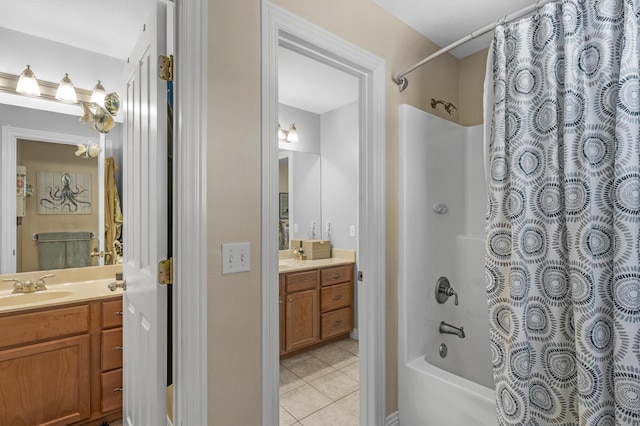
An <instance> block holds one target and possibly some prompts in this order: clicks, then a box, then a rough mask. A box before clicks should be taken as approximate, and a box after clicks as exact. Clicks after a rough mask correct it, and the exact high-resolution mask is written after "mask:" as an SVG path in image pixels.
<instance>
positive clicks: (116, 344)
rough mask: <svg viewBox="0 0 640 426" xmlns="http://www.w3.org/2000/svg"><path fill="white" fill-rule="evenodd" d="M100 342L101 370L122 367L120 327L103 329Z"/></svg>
mask: <svg viewBox="0 0 640 426" xmlns="http://www.w3.org/2000/svg"><path fill="white" fill-rule="evenodd" d="M101 343H102V344H101V348H102V354H101V360H102V361H101V362H102V364H101V365H102V368H101V369H102V371H108V370H113V369H114V368H120V367H122V328H114V329H112V330H104V331H103V332H102V341H101Z"/></svg>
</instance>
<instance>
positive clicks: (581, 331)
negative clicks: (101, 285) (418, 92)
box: [485, 0, 640, 426]
mask: <svg viewBox="0 0 640 426" xmlns="http://www.w3.org/2000/svg"><path fill="white" fill-rule="evenodd" d="M639 21H640V0H564V1H560V2H555V3H550V4H547V5H545V6H544V7H542V8H541V9H540V10H539V11H538V13H537V14H536V15H535V16H532V17H529V18H527V19H524V20H521V21H519V22H515V23H511V24H507V25H503V26H499V27H498V28H497V29H496V31H495V36H494V42H493V45H492V49H491V51H490V58H489V60H490V62H489V63H488V67H487V68H488V75H487V79H488V80H487V87H488V88H489V89H490V90H489V92H491V93H490V95H489V96H488V99H487V100H485V106H488V113H489V114H490V115H491V118H490V120H491V121H487V123H489V122H490V123H491V130H490V134H488V135H487V139H486V141H485V153H486V159H487V181H488V188H489V194H488V197H489V202H488V208H487V245H486V247H487V256H486V274H487V292H488V305H489V315H490V329H491V350H492V362H493V370H494V378H495V390H496V401H497V412H498V421H499V423H500V424H501V425H589V426H591V425H640V247H639V244H640V80H639V72H640V70H639V68H640V60H639V52H640V27H639ZM491 74H493V75H491Z"/></svg>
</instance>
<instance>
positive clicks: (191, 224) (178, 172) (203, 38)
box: [173, 0, 209, 426]
mask: <svg viewBox="0 0 640 426" xmlns="http://www.w3.org/2000/svg"><path fill="white" fill-rule="evenodd" d="M175 15H176V18H175V19H176V20H175V24H176V28H175V33H176V38H177V41H176V53H175V62H174V67H175V70H174V72H175V78H174V80H175V87H176V88H177V89H176V90H175V91H174V120H173V122H174V160H173V167H174V186H173V188H174V189H173V191H174V201H173V209H174V217H173V247H174V248H173V256H174V268H175V269H174V281H175V283H176V285H174V286H173V297H174V299H173V312H174V316H173V331H174V336H173V354H174V358H173V362H174V374H173V377H174V405H173V407H174V409H173V420H174V424H175V425H176V426H182V425H205V424H208V423H209V420H208V417H207V416H208V411H207V406H208V393H207V389H208V382H207V377H208V375H207V359H208V353H207V320H208V319H207V244H206V237H207V221H206V209H207V205H206V201H207V200H206V181H207V167H206V158H207V146H206V135H207V125H206V116H207V96H206V93H207V23H208V12H207V2H202V1H198V0H179V1H177V2H176V11H175Z"/></svg>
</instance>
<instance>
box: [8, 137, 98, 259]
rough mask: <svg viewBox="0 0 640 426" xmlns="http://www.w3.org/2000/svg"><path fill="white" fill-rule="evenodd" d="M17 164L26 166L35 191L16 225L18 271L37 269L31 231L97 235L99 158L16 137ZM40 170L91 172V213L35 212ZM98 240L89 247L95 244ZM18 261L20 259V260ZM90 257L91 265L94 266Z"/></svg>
mask: <svg viewBox="0 0 640 426" xmlns="http://www.w3.org/2000/svg"><path fill="white" fill-rule="evenodd" d="M17 148H18V153H17V155H18V164H20V165H22V166H25V167H26V168H27V182H28V183H29V185H32V186H33V191H34V194H33V196H31V197H28V198H27V203H26V206H27V208H26V216H25V217H24V218H23V219H22V225H20V226H18V228H17V238H18V241H17V247H18V250H17V254H18V256H17V258H18V265H17V269H18V272H26V271H37V270H39V269H40V268H39V267H38V247H37V245H36V243H35V241H33V234H36V233H38V232H60V231H91V232H94V233H96V234H98V201H99V200H98V197H99V195H100V191H99V190H98V160H97V159H96V158H90V159H85V158H79V157H76V156H75V152H76V147H75V146H74V145H63V144H56V143H47V142H37V141H27V140H18V144H17ZM40 171H50V172H63V171H65V172H75V173H88V174H91V186H92V188H91V191H92V192H91V203H92V205H91V207H92V209H91V214H78V215H70V214H52V215H42V214H41V215H39V214H38V193H37V188H36V174H37V172H40ZM97 241H98V240H97V239H94V240H93V241H92V242H91V247H92V248H93V247H97ZM20 260H21V262H20ZM97 264H98V262H97V258H92V260H91V266H95V265H97Z"/></svg>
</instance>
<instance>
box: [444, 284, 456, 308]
mask: <svg viewBox="0 0 640 426" xmlns="http://www.w3.org/2000/svg"><path fill="white" fill-rule="evenodd" d="M446 295H447V296H454V299H453V304H454V305H456V306H458V293H456V291H455V290H454V289H452V288H451V287H449V288H448V289H447V291H446Z"/></svg>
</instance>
